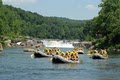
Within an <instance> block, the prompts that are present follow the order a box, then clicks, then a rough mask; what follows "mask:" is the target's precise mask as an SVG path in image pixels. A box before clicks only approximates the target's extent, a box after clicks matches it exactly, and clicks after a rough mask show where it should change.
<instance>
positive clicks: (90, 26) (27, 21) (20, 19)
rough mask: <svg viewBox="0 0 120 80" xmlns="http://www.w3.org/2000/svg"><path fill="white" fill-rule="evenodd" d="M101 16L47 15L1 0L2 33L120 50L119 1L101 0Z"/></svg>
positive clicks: (0, 30) (6, 35) (0, 19)
mask: <svg viewBox="0 0 120 80" xmlns="http://www.w3.org/2000/svg"><path fill="white" fill-rule="evenodd" d="M99 7H101V10H100V12H99V15H98V16H97V17H95V18H93V19H92V20H71V19H67V18H61V17H46V16H42V15H39V14H37V13H33V12H30V11H25V10H22V9H20V8H15V7H12V6H10V5H3V4H2V0H0V36H2V37H9V38H10V39H14V38H15V37H18V36H31V37H36V38H41V39H70V40H71V39H80V40H81V41H84V40H89V41H92V42H93V43H94V44H95V46H96V47H98V48H109V49H114V48H116V49H120V0H102V2H101V4H100V5H99Z"/></svg>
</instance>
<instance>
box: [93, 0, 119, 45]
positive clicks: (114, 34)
mask: <svg viewBox="0 0 120 80" xmlns="http://www.w3.org/2000/svg"><path fill="white" fill-rule="evenodd" d="M99 7H101V10H100V12H99V16H98V17H96V18H94V19H93V20H92V21H93V26H94V29H93V33H95V34H96V35H97V36H98V34H100V35H102V38H104V39H101V40H104V41H101V42H102V43H101V45H104V46H110V45H117V44H118V43H120V41H119V37H120V27H119V26H120V0H102V3H101V4H100V5H99ZM106 43H107V44H106ZM105 44H106V45H105Z"/></svg>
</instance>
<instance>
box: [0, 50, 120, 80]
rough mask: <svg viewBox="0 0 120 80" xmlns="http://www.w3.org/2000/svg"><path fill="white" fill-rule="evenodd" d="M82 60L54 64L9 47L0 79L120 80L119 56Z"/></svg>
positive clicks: (2, 56)
mask: <svg viewBox="0 0 120 80" xmlns="http://www.w3.org/2000/svg"><path fill="white" fill-rule="evenodd" d="M62 50H64V51H66V50H68V49H62ZM80 58H81V59H82V60H83V63H80V64H53V63H52V62H51V61H50V59H49V58H36V59H32V58H30V53H24V52H23V49H22V48H6V49H4V51H3V52H0V80H120V55H110V59H107V60H92V59H91V58H89V57H88V56H87V55H80Z"/></svg>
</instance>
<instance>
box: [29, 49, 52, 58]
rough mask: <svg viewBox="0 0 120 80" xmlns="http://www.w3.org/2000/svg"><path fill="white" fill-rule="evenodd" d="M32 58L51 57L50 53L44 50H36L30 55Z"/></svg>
mask: <svg viewBox="0 0 120 80" xmlns="http://www.w3.org/2000/svg"><path fill="white" fill-rule="evenodd" d="M31 57H32V58H42V57H52V55H47V54H46V53H44V52H41V51H36V52H34V53H33V54H32V55H31Z"/></svg>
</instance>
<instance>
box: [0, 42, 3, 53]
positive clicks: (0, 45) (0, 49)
mask: <svg viewBox="0 0 120 80" xmlns="http://www.w3.org/2000/svg"><path fill="white" fill-rule="evenodd" d="M2 50H3V47H2V44H1V43H0V51H2Z"/></svg>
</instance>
